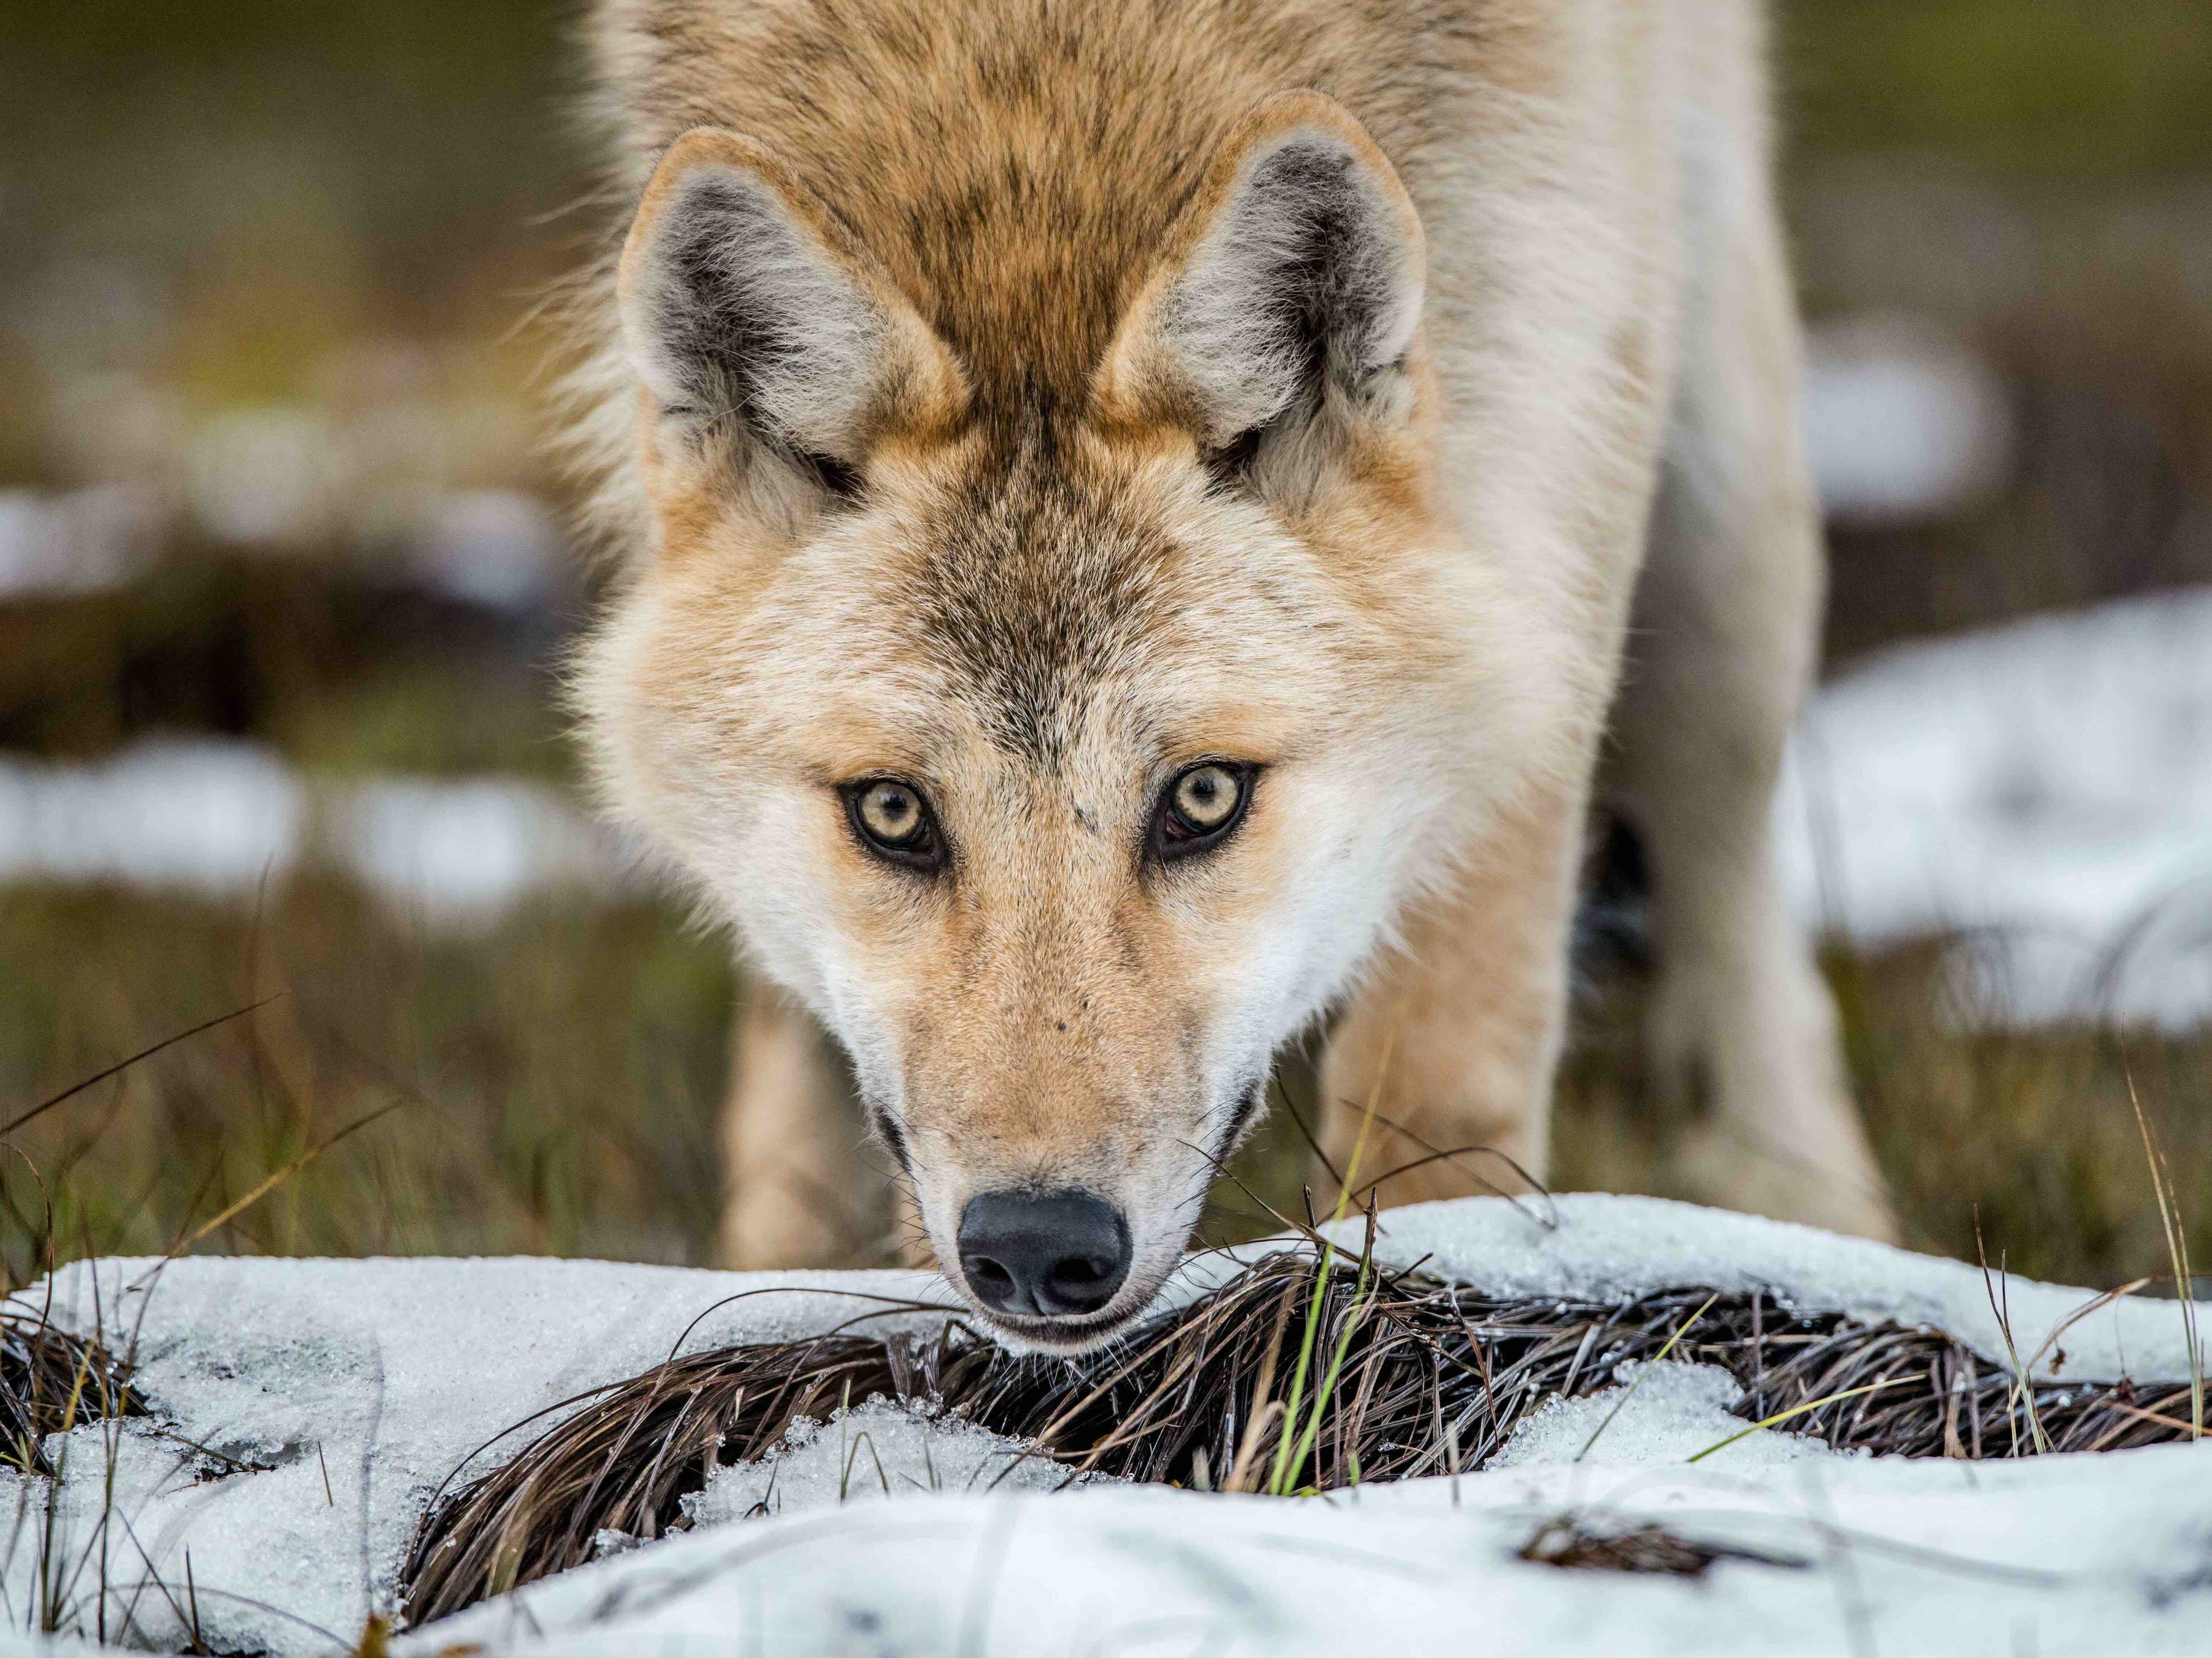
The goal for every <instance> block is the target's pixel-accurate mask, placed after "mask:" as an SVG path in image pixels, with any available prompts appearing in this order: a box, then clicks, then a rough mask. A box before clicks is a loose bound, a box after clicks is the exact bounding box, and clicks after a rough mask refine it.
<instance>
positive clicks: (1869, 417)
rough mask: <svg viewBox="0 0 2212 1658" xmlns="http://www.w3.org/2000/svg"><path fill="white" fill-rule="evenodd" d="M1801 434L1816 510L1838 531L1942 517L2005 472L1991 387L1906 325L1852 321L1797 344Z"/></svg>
mask: <svg viewBox="0 0 2212 1658" xmlns="http://www.w3.org/2000/svg"><path fill="white" fill-rule="evenodd" d="M1804 425H1805V448H1806V453H1807V456H1808V459H1809V460H1810V461H1811V464H1812V468H1813V478H1814V484H1815V486H1816V487H1817V488H1818V489H1819V491H1820V501H1821V505H1822V506H1823V507H1826V510H1827V514H1828V516H1829V517H1830V518H1831V519H1837V520H1838V521H1840V522H1844V523H1849V524H1857V525H1895V524H1909V523H1916V522H1923V523H1924V522H1927V521H1929V520H1931V519H1943V518H1948V517H1953V516H1955V515H1957V514H1958V513H1962V512H1964V511H1966V510H1967V509H1968V508H1970V507H1975V506H1977V505H1979V504H1980V503H1982V502H1983V501H1986V500H1987V499H1988V498H1989V497H1990V496H1991V495H1995V494H1996V492H1997V491H1998V490H1999V489H2002V487H2003V485H2004V483H2005V480H2006V477H2007V476H2008V473H2009V471H2010V469H2011V462H2012V447H2013V430H2012V414H2011V410H2010V409H2009V407H2008V404H2007V401H2006V397H2005V388H2004V384H2003V382H2002V380H2000V379H1999V378H1998V376H1997V374H1996V371H1995V370H1994V369H1992V368H1991V367H1990V366H1989V364H1988V363H1986V362H1985V361H1983V360H1982V359H1981V358H1980V357H1978V356H1977V355H1974V354H1973V353H1972V351H1969V350H1967V349H1966V348H1965V347H1964V346H1962V345H1961V344H1960V343H1958V342H1957V341H1955V340H1952V339H1948V338H1945V337H1942V335H1940V334H1937V333H1935V332H1933V331H1930V330H1929V329H1928V328H1927V327H1925V326H1924V325H1921V324H1918V323H1916V322H1914V321H1913V320H1911V319H1905V318H1899V317H1890V316H1882V315H1879V314H1872V315H1860V316H1855V317H1851V318H1849V319H1845V320H1844V321H1842V322H1839V323H1833V324H1829V325H1825V326H1822V327H1819V328H1815V329H1814V330H1812V331H1810V332H1809V333H1808V336H1807V337H1806V360H1805V394H1804Z"/></svg>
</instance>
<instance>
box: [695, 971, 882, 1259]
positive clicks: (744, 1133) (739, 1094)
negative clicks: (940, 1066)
mask: <svg viewBox="0 0 2212 1658" xmlns="http://www.w3.org/2000/svg"><path fill="white" fill-rule="evenodd" d="M732 1047H733V1050H734V1051H733V1053H732V1063H731V1076H730V1092H729V1096H728V1098H727V1100H726V1102H724V1105H723V1108H722V1172H723V1180H724V1194H723V1206H722V1228H721V1236H720V1247H719V1250H718V1254H719V1256H720V1261H721V1264H722V1265H723V1266H730V1267H735V1268H738V1269H740V1270H744V1271H753V1270H759V1269H765V1268H773V1267H795V1266H874V1265H876V1264H878V1260H880V1258H881V1257H882V1255H883V1254H884V1253H885V1251H884V1248H883V1245H884V1238H885V1234H886V1232H887V1230H888V1229H889V1226H890V1213H891V1210H890V1192H889V1189H888V1181H886V1180H885V1179H884V1175H882V1173H881V1172H880V1171H879V1170H878V1169H877V1168H876V1167H875V1166H874V1159H872V1157H869V1156H868V1154H867V1152H866V1150H865V1147H864V1139H865V1136H864V1133H863V1130H862V1128H861V1125H860V1113H859V1111H858V1110H857V1108H855V1107H854V1103H853V1100H852V1090H851V1088H850V1086H849V1084H848V1082H847V1080H846V1078H845V1075H844V1063H843V1060H842V1058H841V1057H840V1055H839V1054H838V1053H837V1051H836V1044H835V1043H834V1042H831V1040H830V1038H829V1036H828V1035H826V1034H825V1033H824V1032H823V1029H822V1028H821V1027H820V1026H819V1025H818V1024H817V1023H815V1022H814V1020H813V1019H812V1018H811V1017H809V1016H808V1015H807V1014H806V1013H805V1012H804V1011H802V1010H800V1009H799V1008H797V1007H794V1006H793V1005H791V1004H790V1003H789V1002H788V1001H787V1000H785V999H783V998H782V997H781V996H780V995H777V994H776V993H774V992H772V991H770V990H768V989H766V988H765V987H755V988H753V989H752V990H750V992H749V993H748V994H747V995H746V997H745V999H744V1002H743V1003H742V1004H741V1005H740V1006H739V1009H738V1021H737V1029H736V1032H735V1033H734V1042H733V1043H732Z"/></svg>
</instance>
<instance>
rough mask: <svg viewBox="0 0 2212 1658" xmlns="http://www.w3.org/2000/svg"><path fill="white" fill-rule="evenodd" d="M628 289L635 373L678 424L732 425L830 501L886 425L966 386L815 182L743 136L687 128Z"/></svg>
mask: <svg viewBox="0 0 2212 1658" xmlns="http://www.w3.org/2000/svg"><path fill="white" fill-rule="evenodd" d="M619 292H620V299H621V312H622V326H623V344H624V347H625V349H626V352H627V355H628V356H629V361H630V364H631V367H632V368H633V369H634V370H635V373H636V374H637V375H638V377H639V379H640V380H642V381H643V383H644V385H645V386H646V388H647V391H649V392H651V394H652V395H653V398H655V399H656V400H658V402H659V404H660V406H661V409H662V411H663V413H664V414H665V415H666V416H672V417H674V418H677V419H678V420H681V421H683V422H686V423H687V424H690V425H692V426H694V427H696V428H699V429H701V430H704V429H706V428H713V427H719V426H720V425H722V424H723V423H725V422H734V423H735V424H736V426H737V427H738V428H739V429H741V430H742V431H743V432H744V433H745V434H748V435H749V436H750V438H751V439H752V440H755V441H757V443H759V444H761V445H763V446H765V447H766V448H767V449H769V451H771V452H774V453H775V454H777V455H778V456H780V457H781V458H782V459H784V460H786V461H787V462H788V463H789V464H790V465H792V466H793V468H794V469H795V470H796V471H798V473H799V475H800V477H802V478H803V479H805V480H806V481H810V482H812V483H817V484H818V485H819V486H821V487H822V488H823V489H824V490H826V491H827V492H828V493H829V494H830V495H850V494H851V493H853V492H854V491H855V490H856V489H858V488H859V484H860V465H861V463H862V461H863V460H864V459H865V456H866V450H867V447H868V446H869V444H870V442H871V441H872V440H873V439H874V438H875V437H876V436H877V435H878V432H879V431H880V429H881V428H883V427H884V426H885V425H886V424H888V423H890V422H892V421H893V420H894V419H896V418H898V417H900V416H902V415H903V416H906V417H908V418H913V417H915V416H919V415H921V413H923V412H925V411H926V410H927V406H928V405H929V404H931V403H932V402H933V400H936V401H941V400H942V399H943V398H945V397H947V396H949V395H950V394H951V392H952V389H953V386H954V384H955V383H956V381H957V373H956V372H955V371H954V370H953V369H952V367H951V361H950V358H949V356H948V355H947V354H946V353H945V349H944V348H943V346H942V345H941V343H939V342H938V340H937V339H936V337H935V336H934V335H933V334H932V333H931V332H930V331H929V329H928V328H927V325H925V324H923V323H922V321H921V319H920V318H919V317H918V316H917V315H916V314H915V313H914V311H913V309H912V307H910V306H909V305H908V303H907V302H906V301H905V300H904V299H903V298H902V296H900V295H897V294H896V292H894V291H893V290H892V289H891V288H890V284H889V283H888V282H886V281H885V280H884V278H883V277H882V276H880V274H879V273H878V270H876V269H875V267H874V265H873V262H872V261H871V260H870V259H869V258H867V256H866V254H865V253H864V252H861V251H860V249H858V248H857V247H854V246H850V245H849V244H848V242H847V241H846V240H845V239H844V238H842V237H841V236H840V235H838V234H837V233H836V230H835V229H834V228H833V227H832V225H831V223H830V222H829V217H828V216H827V214H826V213H824V212H823V211H822V210H821V209H820V206H819V204H818V203H817V202H815V201H814V200H813V198H812V197H811V193H810V192H809V191H807V190H806V188H805V185H803V184H801V183H800V182H799V180H798V179H796V178H794V177H793V175H792V174H791V173H789V172H788V170H787V169H786V168H785V167H783V166H782V165H781V163H780V162H778V161H776V160H775V158H774V157H772V156H770V155H768V153H767V152H766V151H764V150H763V149H761V148H760V146H758V145H757V144H755V143H751V142H750V141H749V140H747V139H744V138H741V137H738V136H737V135H735V134H733V133H726V132H719V131H712V130H706V129H702V130H699V131H692V132H690V133H686V134H685V135H684V137H682V138H680V139H678V141H677V143H675V145H674V146H673V147H672V148H671V149H670V150H669V152H668V154H667V155H666V156H665V157H664V158H663V160H662V161H661V163H660V165H659V168H658V169H656V171H655V172H654V173H653V179H652V181H651V182H650V183H649V184H648V185H647V187H646V191H645V196H644V199H643V202H642V203H641V206H640V208H639V210H638V216H637V219H636V222H635V223H634V224H633V225H632V227H631V229H630V234H629V241H628V243H627V245H626V246H625V247H624V249H623V259H622V268H621V273H620V278H619ZM902 404H903V405H905V406H904V407H903V408H901V407H900V405H902Z"/></svg>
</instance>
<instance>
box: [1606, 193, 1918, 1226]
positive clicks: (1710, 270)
mask: <svg viewBox="0 0 2212 1658" xmlns="http://www.w3.org/2000/svg"><path fill="white" fill-rule="evenodd" d="M1704 233H1705V236H1704V239H1705V264H1706V266H1707V269H1706V272H1705V279H1704V280H1703V281H1701V282H1699V283H1697V284H1695V285H1694V287H1693V302H1692V304H1691V305H1689V306H1688V307H1687V308H1686V315H1685V318H1684V331H1683V351H1682V369H1681V379H1680V386H1679V387H1678V391H1677V396H1676V399H1675V415H1674V427H1673V431H1672V433H1671V435H1670V436H1669V439H1668V445H1667V453H1666V459H1665V463H1664V466H1663V469H1662V481H1661V486H1660V492H1659V498H1658V503H1657V506H1656V509H1655V511H1654V513H1653V515H1652V524H1651V532H1650V542H1649V552H1648V555H1647V556H1646V560H1645V563H1644V572H1643V578H1642V580H1641V582H1640V583H1639V585H1638V590H1637V595H1636V609H1635V617H1634V625H1633V626H1632V629H1631V630H1630V647H1629V652H1630V656H1629V661H1628V664H1627V665H1626V670H1625V688H1624V689H1623V691H1622V693H1621V695H1620V702H1619V706H1618V708H1617V709H1616V711H1615V723H1614V732H1615V736H1616V738H1617V742H1616V744H1615V746H1614V752H1613V756H1612V759H1613V769H1614V772H1615V774H1616V776H1615V779H1614V780H1613V786H1612V787H1611V788H1610V789H1609V790H1608V793H1612V794H1613V798H1614V799H1616V800H1617V801H1618V803H1619V805H1620V806H1621V807H1622V808H1623V809H1624V810H1625V811H1626V814H1627V816H1628V817H1629V819H1630V821H1631V822H1632V823H1633V824H1634V826H1635V827H1636V828H1637V829H1638V830H1639V831H1640V832H1641V834H1642V835H1643V838H1644V849H1645V853H1646V859H1647V862H1648V865H1649V866H1650V872H1651V879H1652V897H1653V900H1654V903H1655V907H1656V915H1655V920H1656V929H1655V932H1656V938H1655V943H1656V956H1657V965H1658V982H1657V985H1656V989H1655V993H1654V995H1653V999H1652V1005H1651V1011H1650V1017H1649V1022H1648V1025H1647V1031H1646V1041H1645V1048H1646V1064H1645V1069H1646V1072H1647V1075H1648V1078H1649V1079H1650V1082H1651V1084H1653V1085H1654V1086H1655V1087H1656V1090H1657V1091H1658V1092H1659V1093H1660V1094H1661V1095H1662V1096H1664V1097H1669V1098H1671V1099H1672V1100H1673V1101H1674V1103H1675V1104H1676V1105H1677V1106H1678V1107H1679V1108H1682V1109H1680V1113H1679V1114H1681V1115H1684V1116H1686V1117H1687V1118H1689V1119H1690V1122H1689V1127H1688V1128H1687V1130H1686V1133H1684V1134H1683V1136H1682V1137H1681V1139H1680V1142H1679V1144H1678V1145H1676V1146H1675V1147H1674V1151H1673V1157H1672V1163H1673V1167H1672V1169H1671V1171H1670V1175H1671V1183H1672V1184H1673V1185H1674V1186H1675V1187H1677V1189H1680V1191H1682V1192H1683V1193H1685V1194H1686V1195H1688V1196H1692V1197H1696V1198H1699V1199H1704V1200H1705V1201H1708V1202H1714V1203H1723V1204H1727V1205H1729V1206H1732V1207H1735V1208H1741V1209H1749V1210H1753V1211H1755V1212H1760V1213H1765V1214H1769V1215H1774V1216H1778V1217H1779V1218H1784V1219H1788V1220H1798V1221H1805V1222H1809V1223H1811V1224H1816V1225H1821V1226H1826V1227H1830V1228H1833V1229H1836V1230H1842V1231H1848V1232H1860V1233H1864V1234H1866V1235H1868V1236H1875V1237H1887V1236H1890V1235H1891V1234H1892V1232H1893V1230H1894V1223H1893V1219H1892V1212H1891V1209H1890V1205H1889V1201H1888V1198H1887V1194H1886V1193H1885V1192H1884V1191H1883V1189H1882V1186H1881V1176H1880V1174H1879V1172H1878V1170H1877V1169H1875V1163H1874V1158H1873V1157H1872V1155H1871V1154H1870V1152H1869V1148H1868V1145H1867V1140H1866V1136H1865V1133H1864V1132H1863V1130H1862V1128H1861V1127H1860V1125H1859V1121H1858V1116H1857V1112H1856V1111H1855V1110H1854V1109H1853V1108H1852V1104H1851V1100H1850V1095H1849V1093H1848V1091H1847V1090H1846V1088H1845V1085H1844V1073H1843V1066H1842V1063H1841V1060H1840V1056H1839V1054H1838V1048H1837V1041H1836V1016H1835V1010H1834V1007H1833V1005H1832V1003H1831V1001H1830V999H1829V995H1828V990H1827V987H1826V984H1825V983H1824V982H1823V981H1822V980H1821V977H1820V973H1819V971H1818V970H1817V969H1816V968H1815V967H1814V963H1813V959H1812V957H1811V954H1810V952H1809V951H1808V950H1807V948H1806V944H1805V941H1804V939H1803V938H1802V936H1801V935H1800V934H1799V932H1798V931H1797V928H1796V924H1795V923H1794V921H1793V920H1792V919H1791V917H1790V914H1789V911H1788V909H1787V908H1786V907H1785V905H1784V901H1783V896H1782V890H1781V885H1780V883H1779V880H1778V878H1777V874H1776V868H1775V854H1774V836H1773V827H1772V811H1773V805H1772V800H1773V793H1774V786H1775V780H1776V778H1777V776H1778V773H1779V771H1780V768H1781V764H1782V755H1783V749H1784V744H1785V743H1786V741H1787V739H1788V736H1789V732H1790V725H1791V723H1792V721H1793V720H1795V718H1796V713H1797V708H1798V705H1799V703H1800V701H1802V697H1803V695H1804V692H1805V688H1806V686H1807V685H1808V683H1809V682H1810V680H1811V677H1812V673H1813V668H1814V663H1815V662H1816V660H1817V659H1818V655H1819V627H1820V604H1821V597H1822V579H1823V574H1824V563H1823V559H1822V556H1821V546H1820V517H1819V508H1818V502H1817V501H1816V499H1815V496H1814V489H1813V485H1812V483H1811V480H1810V478H1809V477H1808V470H1807V465H1806V460H1805V456H1804V452H1803V445H1802V440H1801V439H1800V437H1799V435H1798V422H1797V413H1796V410H1797V386H1798V367H1797V364H1798V337H1797V336H1798V325H1797V317H1796V306H1795V303H1794V301H1793V300H1792V298H1791V295H1790V283H1789V278H1788V274H1787V270H1786V268H1785V266H1784V259H1783V253H1782V243H1781V237H1780V234H1779V231H1778V228H1777V226H1776V222H1775V218H1774V215H1773V211H1772V209H1771V203H1770V202H1769V201H1768V199H1767V197H1766V194H1765V191H1764V189H1763V188H1761V189H1756V190H1752V191H1747V192H1744V193H1742V194H1741V195H1740V196H1739V197H1735V198H1733V206H1732V210H1731V204H1730V203H1729V202H1717V203H1715V204H1714V205H1713V208H1712V216H1711V219H1710V220H1709V221H1707V222H1705V225H1704Z"/></svg>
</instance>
